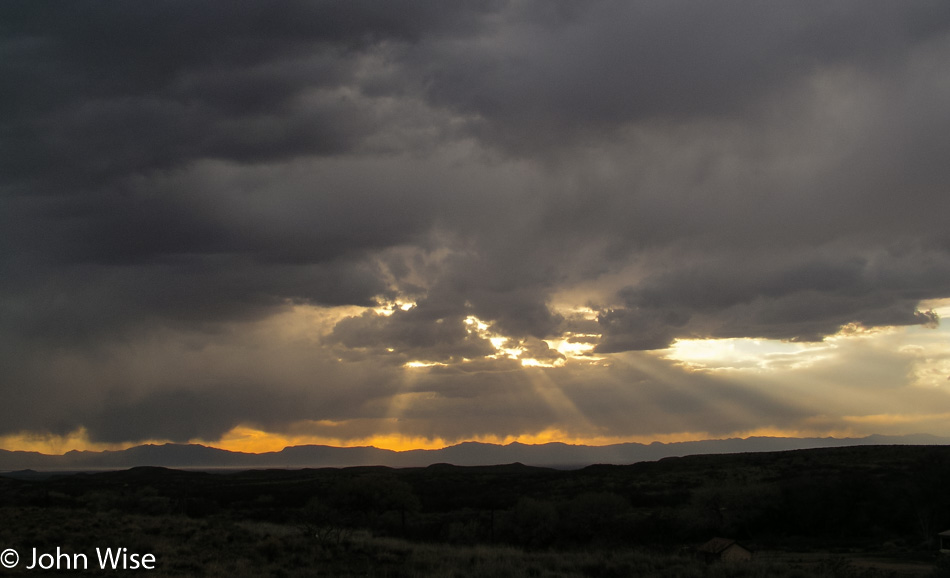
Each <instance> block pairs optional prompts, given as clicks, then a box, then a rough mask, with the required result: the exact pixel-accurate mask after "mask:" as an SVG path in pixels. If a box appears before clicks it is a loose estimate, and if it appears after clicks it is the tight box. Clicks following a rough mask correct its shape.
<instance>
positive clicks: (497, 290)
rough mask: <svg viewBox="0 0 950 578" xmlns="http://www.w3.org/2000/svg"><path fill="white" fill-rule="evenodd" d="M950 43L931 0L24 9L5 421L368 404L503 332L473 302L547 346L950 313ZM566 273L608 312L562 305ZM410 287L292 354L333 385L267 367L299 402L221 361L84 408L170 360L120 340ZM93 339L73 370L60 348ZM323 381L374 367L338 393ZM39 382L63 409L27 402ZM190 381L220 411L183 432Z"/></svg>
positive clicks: (1, 258)
mask: <svg viewBox="0 0 950 578" xmlns="http://www.w3.org/2000/svg"><path fill="white" fill-rule="evenodd" d="M948 63H950V6H948V5H947V4H946V3H943V2H936V1H932V2H931V1H917V2H904V3H899V4H897V3H891V2H876V1H875V2H871V3H867V2H856V1H850V0H849V1H840V0H839V1H835V2H821V3H817V2H815V3H808V4H789V3H780V2H765V3H763V2H752V1H739V0H730V1H724V2H717V3H701V4H697V3H694V2H680V1H672V2H621V1H612V0H605V1H595V2H581V1H576V2H575V1H567V2H564V1H558V2H549V1H540V0H539V1H536V2H535V1H510V2H502V1H484V2H461V3H443V2H415V1H409V0H405V1H393V2H369V1H367V2H363V1H355V2H345V3H341V2H289V3H280V4H274V3H267V2H237V3H230V4H228V5H223V4H221V5H219V4H210V3H207V4H206V3H194V2H162V3H147V4H141V3H118V2H116V3H111V2H107V3H96V4H75V3H70V4H54V3H46V2H30V3H17V2H14V3H5V4H3V5H2V6H0V75H2V76H3V78H4V82H3V83H2V87H0V111H2V112H0V344H3V345H5V348H4V353H0V369H2V374H0V381H2V382H3V384H4V386H3V387H4V388H6V389H7V390H9V391H7V393H8V394H9V395H7V396H6V398H5V399H7V400H10V401H9V404H10V405H8V406H7V410H6V411H7V412H8V413H9V414H10V417H11V419H12V418H16V419H15V420H14V421H4V422H3V423H4V424H5V425H4V427H5V428H7V430H9V431H13V430H17V429H27V430H29V429H37V430H42V429H44V428H45V429H56V430H57V431H65V430H64V429H63V428H65V429H66V430H68V429H69V428H70V427H73V426H76V425H77V424H79V425H81V424H86V425H87V426H88V429H89V431H90V432H92V434H93V435H94V436H96V437H98V438H100V439H108V440H119V439H143V438H147V437H149V436H153V435H154V436H169V437H172V438H174V439H183V438H185V437H188V436H191V435H201V436H210V437H213V436H214V435H215V434H216V433H220V432H222V431H224V430H226V429H227V428H229V427H231V426H232V425H233V424H236V423H251V422H254V420H255V419H257V422H255V423H260V424H263V423H266V424H267V425H268V427H274V428H278V429H279V426H278V424H279V422H281V419H284V420H286V421H287V422H290V421H292V420H295V419H306V418H307V417H308V416H313V417H314V418H315V419H316V418H319V419H332V417H333V415H337V416H343V415H346V416H347V417H348V418H356V417H358V416H359V412H360V411H364V412H370V410H368V409H367V408H366V406H364V405H362V402H361V401H360V400H361V399H369V398H371V397H373V396H374V395H377V394H373V393H372V388H371V387H370V386H368V385H366V384H367V383H390V382H388V381H387V379H389V380H390V381H392V380H396V378H395V377H393V375H395V374H394V373H393V372H398V371H402V370H401V369H398V368H399V365H401V364H402V363H404V362H406V361H410V360H416V359H420V360H427V361H443V362H446V361H452V362H455V361H457V360H460V359H462V358H469V359H474V358H475V357H478V356H484V355H486V354H489V353H491V352H492V348H491V346H490V342H488V341H487V340H486V339H485V338H484V336H479V335H478V334H477V333H474V332H472V331H470V328H469V327H468V326H467V325H466V323H465V319H466V318H467V317H468V316H474V317H477V318H478V319H479V320H481V321H483V322H485V323H487V324H489V326H490V328H491V331H492V332H494V333H495V334H499V335H503V336H505V337H510V338H512V344H514V343H521V344H522V345H523V346H524V347H527V348H528V349H529V350H530V351H529V353H530V355H532V356H534V357H533V358H534V359H539V360H548V361H551V360H558V359H561V358H559V357H558V355H559V354H555V353H553V352H551V351H550V350H547V351H546V350H545V348H546V347H547V345H546V344H544V342H543V341H539V340H541V339H544V338H552V337H560V336H562V334H563V332H565V331H576V332H580V333H585V334H591V333H596V332H602V333H603V339H602V340H601V341H600V342H599V343H598V351H599V352H601V353H614V354H616V353H618V352H622V351H626V350H644V349H657V348H663V347H665V346H667V345H668V344H669V343H670V342H671V341H672V340H674V339H676V338H682V337H739V336H746V337H748V336H756V337H772V338H781V339H792V340H815V339H821V338H822V337H824V336H827V335H829V334H832V333H834V332H836V331H837V330H838V328H839V327H841V326H842V325H844V324H848V323H861V324H864V325H868V326H876V325H908V324H925V325H926V324H931V325H932V324H933V322H934V321H935V320H934V318H933V316H928V315H927V314H925V313H921V312H919V311H917V308H918V304H919V302H920V301H921V300H923V299H928V298H938V297H947V296H950V289H948V287H950V255H948V252H950V233H948V229H947V227H946V223H945V217H944V215H946V214H948V213H950V195H947V194H946V183H947V182H950V169H948V165H947V163H946V160H945V159H946V152H947V151H948V150H950V109H948V108H947V107H946V104H945V103H946V102H948V101H950V88H948V85H947V82H946V79H947V78H950V65H948ZM579 288H586V289H587V290H589V292H590V293H591V294H590V295H584V294H583V290H582V289H579ZM565 292H566V293H565ZM562 294H569V295H578V296H579V297H578V299H579V300H580V301H579V302H577V303H575V304H574V305H576V306H592V307H594V308H595V309H597V310H599V311H600V316H599V319H598V322H599V323H598V324H597V326H596V328H595V327H591V325H592V324H593V322H592V321H590V320H583V321H582V320H580V319H579V318H573V317H570V316H569V315H567V314H564V313H559V312H557V311H554V310H553V307H552V300H553V299H554V297H555V296H557V295H562ZM395 299H402V300H403V301H405V302H408V301H413V302H415V304H416V306H415V307H414V308H412V309H410V310H408V311H402V310H394V312H393V314H392V315H390V316H381V315H378V314H376V313H373V312H366V313H354V314H353V315H352V316H351V317H349V318H347V319H344V320H342V321H338V320H335V321H334V323H336V325H335V327H333V328H327V330H326V331H325V333H324V334H322V335H321V336H320V338H319V339H316V338H315V339H314V340H313V342H312V343H311V344H310V345H309V347H312V348H313V350H314V351H315V352H316V353H314V355H318V356H320V359H321V362H320V364H319V366H318V367H311V366H309V365H307V364H306V363H304V362H303V361H302V360H304V359H306V355H304V354H302V353H301V355H300V357H298V358H294V360H293V363H296V364H301V365H300V366H301V367H309V368H311V369H313V372H314V374H317V373H320V372H327V371H330V369H329V368H334V369H333V371H334V372H335V373H334V378H333V379H329V380H323V381H321V380H320V379H318V378H316V377H313V376H308V377H307V378H304V377H299V376H297V377H294V378H293V379H283V378H278V377H274V379H273V380H272V383H273V384H276V385H273V386H272V387H273V389H274V391H277V392H280V391H285V392H289V393H288V396H287V398H286V399H288V400H292V401H293V403H290V402H288V403H289V404H290V405H292V406H293V410H290V409H287V408H288V407H289V406H288V404H285V403H283V402H278V401H273V402H270V401H268V400H267V399H266V397H267V396H263V395H259V394H258V393H257V391H258V388H260V391H263V390H266V389H267V388H268V387H270V386H269V385H268V384H269V383H270V382H269V380H268V376H267V375H264V374H261V375H257V376H256V377H257V378H256V379H255V380H252V381H248V382H246V383H243V384H242V385H241V386H240V387H237V389H235V390H234V395H233V396H232V398H231V400H230V401H229V402H228V403H225V404H219V405H215V404H214V403H213V401H212V400H214V399H216V398H217V397H218V396H225V395H227V394H226V393H225V392H226V391H227V386H225V385H221V384H220V383H219V382H217V381H215V379H217V377H216V378H214V379H212V378H211V377H209V376H207V375H199V374H201V372H200V371H199V370H198V369H196V367H197V366H195V367H192V368H191V369H190V370H189V371H187V372H185V374H182V375H179V376H178V378H177V379H175V380H166V381H161V383H156V384H153V386H151V387H150V388H149V389H148V391H146V392H140V394H139V395H138V396H131V397H128V398H122V399H119V400H118V401H117V400H116V399H113V398H110V399H111V400H112V401H111V404H110V403H106V402H107V401H109V400H107V399H106V398H104V397H103V396H102V395H90V396H89V397H90V399H92V400H95V404H98V405H97V406H96V407H98V408H100V409H96V407H92V405H90V407H88V408H86V409H84V410H83V411H82V412H79V413H77V414H76V415H74V416H70V415H69V412H68V411H66V409H64V408H69V407H70V403H72V402H73V401H74V400H75V395H74V391H76V390H80V389H88V390H89V391H94V392H99V393H101V392H103V391H105V387H106V386H104V385H97V384H100V383H106V382H108V383H109V385H108V387H109V388H111V390H114V391H121V390H122V389H123V388H134V383H132V382H135V381H137V380H141V379H142V376H143V375H147V374H148V373H149V372H148V371H131V370H130V371H129V372H127V373H126V374H124V375H125V380H126V382H128V383H124V384H123V383H121V381H122V379H119V378H114V379H113V378H110V379H105V378H102V379H100V378H99V377H101V376H104V375H108V374H109V367H110V363H111V362H112V361H113V360H111V359H107V358H104V357H101V356H102V352H103V351H104V350H110V349H109V348H111V347H115V346H116V344H123V343H127V344H129V347H130V350H131V351H135V352H138V354H139V355H145V354H144V353H141V352H143V351H149V350H150V348H158V347H161V346H160V342H162V339H182V340H185V336H187V335H193V336H196V337H195V339H198V340H199V341H200V342H201V343H203V344H204V345H203V347H209V348H212V349H213V345H214V343H216V342H217V341H216V340H221V339H224V337H223V336H225V335H228V334H229V332H231V331H244V330H246V329H247V327H250V326H252V325H253V324H254V323H258V322H264V321H266V320H267V319H269V318H271V317H272V316H274V315H278V314H282V312H287V311H289V310H290V308H291V307H292V306H293V305H294V304H298V305H299V304H311V305H319V306H340V305H358V306H372V305H375V304H377V300H383V301H385V300H395ZM337 321H338V322H337ZM168 328H173V329H174V331H176V332H178V333H175V335H176V337H168V336H167V335H166V336H165V337H162V338H158V337H155V335H159V334H161V335H165V334H162V333H161V332H162V331H164V330H166V329H168ZM581 329H582V330H581ZM248 339H252V338H251V337H249V338H248ZM261 339H264V338H261ZM572 339H573V340H574V341H578V340H581V339H582V340H586V341H585V342H589V343H594V342H595V341H596V338H593V337H583V338H581V337H578V336H574V337H572ZM248 348H250V349H253V347H251V346H250V345H248ZM265 349H266V348H265ZM390 349H392V350H393V351H389V350H390ZM110 351H111V350H110ZM268 351H269V350H268ZM271 353H273V352H271ZM377 355H378V356H379V358H377V357H376V356H377ZM72 356H80V357H82V356H88V359H86V360H85V362H84V363H85V364H86V365H84V367H85V369H84V371H85V372H87V374H88V375H86V377H85V378H84V379H83V380H81V381H78V382H76V383H75V384H72V383H70V382H69V381H68V380H65V379H63V375H68V373H69V372H68V371H65V370H64V371H63V372H62V373H58V374H56V375H55V376H50V375H49V374H46V373H44V372H43V371H40V369H38V368H39V367H41V365H42V364H41V363H40V361H39V360H42V359H44V358H45V357H49V358H50V359H51V360H53V363H54V365H57V367H58V366H59V365H58V364H64V363H65V364H67V365H68V363H67V362H69V363H71V361H69V360H72V359H73V357H72ZM97 356H98V357H97ZM338 357H339V359H345V360H347V361H345V362H338V361H336V359H337V358H338ZM255 358H256V357H255ZM163 359H165V357H163ZM207 363H209V364H211V365H214V366H215V367H216V370H215V371H218V372H219V373H223V374H227V375H228V376H230V370H229V369H228V368H229V367H231V365H232V364H234V363H236V362H235V361H233V360H232V359H230V358H227V357H213V358H212V359H211V360H209V361H208V362H207ZM505 363H507V366H506V368H505V371H512V372H515V371H518V370H519V367H518V366H517V363H513V362H511V360H507V361H505V360H494V361H492V362H491V363H489V365H491V366H492V371H488V370H486V372H485V374H484V375H491V374H492V372H493V371H494V370H498V369H499V368H500V366H501V365H502V364H505ZM337 364H342V365H340V366H338V365H337ZM348 364H349V365H348ZM260 365H261V367H262V368H264V369H266V372H270V373H272V374H273V375H275V376H277V374H279V373H280V369H281V366H279V364H268V363H264V362H261V364H260ZM508 366H511V367H508ZM366 367H371V368H372V370H364V369H365V368H366ZM347 368H349V369H347ZM156 371H157V372H158V373H164V372H166V371H168V370H167V369H166V368H162V369H161V370H156ZM209 371H210V370H209ZM215 371H212V372H211V373H213V374H215ZM262 371H263V369H262ZM189 372H190V373H189ZM266 372H265V373H266ZM100 374H101V375H100ZM433 375H437V371H435V370H434V371H433ZM511 379H513V380H515V382H516V381H517V380H516V379H515V378H513V377H512V378H511ZM116 380H118V381H116ZM487 380H488V378H486V377H483V376H482V374H481V373H476V374H473V375H469V376H466V377H465V378H464V379H462V378H459V383H464V384H465V385H464V387H470V388H473V389H474V390H479V387H481V386H484V385H485V383H486V381H487ZM578 381H580V378H578ZM619 381H623V380H622V379H619ZM670 381H675V380H672V379H671V380H666V381H664V382H663V383H668V382H670ZM224 382H227V383H234V381H233V380H231V381H229V378H228V379H224ZM515 382H512V383H515ZM307 384H312V387H313V389H314V390H319V391H324V392H332V391H337V390H339V389H345V388H347V387H353V388H354V389H353V390H352V392H351V393H352V395H344V396H342V397H341V398H340V400H339V401H338V402H336V403H333V404H330V403H329V402H328V401H327V400H328V398H327V397H326V396H324V394H323V393H320V394H319V395H318V394H314V393H312V392H309V390H308V389H307V387H308V386H307ZM353 384H356V385H353ZM387 387H389V386H387ZM387 387H382V388H381V389H380V390H379V392H378V395H377V397H374V398H373V399H375V400H376V402H375V403H377V404H378V405H379V406H386V405H387V403H388V402H389V401H390V400H389V399H388V398H387V397H386V396H387V395H391V394H392V393H393V390H392V389H387ZM513 387H515V386H513ZM656 387H657V388H658V389H656V393H655V395H652V397H651V398H650V399H653V400H660V398H661V397H662V396H661V395H660V393H659V392H660V391H661V389H662V386H656ZM459 388H463V386H461V385H460V386H459ZM517 388H521V389H518V391H520V392H522V393H524V392H530V391H532V389H531V388H530V387H528V385H525V383H522V382H517V383H516V389H517ZM651 391H652V390H651ZM30 392H33V393H30ZM614 393H616V392H614ZM327 395H329V393H327ZM618 395H619V394H618ZM670 395H672V394H670ZM38 396H40V397H41V398H43V399H50V400H53V399H61V400H64V401H63V404H62V406H61V407H60V409H59V410H57V409H56V408H55V407H49V408H46V409H45V410H43V411H42V412H41V411H39V410H29V408H30V407H33V406H34V405H35V402H36V400H37V399H39V398H40V397H38ZM360 396H362V397H360ZM528 398H530V394H529V393H524V395H523V398H522V399H528ZM674 398H675V396H674ZM624 399H625V400H626V401H629V402H631V403H632V401H631V400H629V399H627V398H624ZM664 399H665V398H664ZM671 399H673V398H671ZM676 399H678V398H676ZM175 400H178V401H175ZM182 400H190V402H189V404H184V402H183V401H182ZM294 400H296V401H294ZM681 401H682V400H681ZM510 402H511V399H510V398H506V397H504V396H501V395H499V396H498V397H497V398H492V401H491V403H489V402H488V401H487V400H486V401H485V404H486V407H495V408H500V407H503V406H504V405H505V404H506V403H510ZM591 403H592V402H591ZM605 403H606V402H605ZM657 403H660V401H657ZM684 403H685V402H684ZM90 404H93V402H92V401H90ZM176 404H178V405H176ZM182 405H189V406H193V407H196V408H201V409H200V411H195V412H186V414H187V415H185V414H181V415H180V423H177V424H167V425H163V419H162V417H161V416H162V415H167V414H169V413H176V411H178V410H176V408H178V409H180V407H179V406H182ZM621 405H622V404H621ZM660 405H662V406H663V407H664V408H674V407H687V405H688V404H686V405H683V404H679V405H678V402H675V401H674V402H670V403H669V404H665V405H664V404H662V403H661V404H660ZM150 407H153V408H156V409H155V411H154V412H151V411H150V410H149V409H148V408H150ZM374 407H375V406H374ZM162 408H164V409H162ZM212 408H213V409H212ZM298 408H304V409H299V411H298ZM315 408H324V409H315ZM327 408H332V409H327ZM486 411H487V410H486ZM499 411H500V410H499ZM599 411H601V409H598V408H594V407H592V408H591V409H590V411H589V413H590V414H591V415H590V416H589V418H590V419H591V420H593V421H596V419H597V413H598V412H599ZM770 411H772V410H770ZM209 412H219V417H216V418H215V419H214V420H208V421H207V424H206V426H202V427H199V426H198V422H197V421H196V420H199V419H200V417H201V414H202V413H209ZM776 412H778V410H775V412H773V413H776ZM178 413H179V414H180V413H181V412H178ZM370 413H372V412H370ZM501 413H504V412H501ZM778 413H780V412H778ZM792 413H794V412H792ZM119 414H121V415H119ZM542 414H544V415H549V416H550V415H552V414H550V413H545V412H544V411H541V410H539V411H538V416H540V415H542ZM123 415H124V416H125V417H122V416H123ZM280 415H284V416H285V417H284V418H280V417H278V416H280ZM366 415H369V413H367V414H366ZM373 415H374V416H375V415H376V414H373ZM505 415H508V414H507V413H505ZM795 415H798V414H795ZM129 416H133V417H129ZM134 416H138V417H134ZM499 419H500V418H499ZM657 419H660V418H657ZM529 421H530V420H529ZM541 421H543V420H541V419H540V418H538V420H537V421H534V422H531V425H532V427H534V426H537V425H538V424H539V423H541ZM135 423H141V424H143V425H142V430H141V431H140V432H135V431H133V430H134V429H135V426H134V424H135ZM485 423H486V425H485V427H486V428H488V427H490V426H494V425H498V424H499V423H500V422H491V421H487V422H485ZM525 423H528V422H525ZM57 424H59V425H57ZM420 427H421V426H420ZM519 427H520V426H519ZM525 427H527V426H525ZM710 431H712V430H711V429H710Z"/></svg>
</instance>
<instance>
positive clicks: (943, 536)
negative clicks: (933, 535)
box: [937, 530, 950, 554]
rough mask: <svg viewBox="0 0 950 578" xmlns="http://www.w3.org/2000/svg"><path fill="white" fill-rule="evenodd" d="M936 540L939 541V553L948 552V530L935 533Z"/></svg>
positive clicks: (949, 536)
mask: <svg viewBox="0 0 950 578" xmlns="http://www.w3.org/2000/svg"><path fill="white" fill-rule="evenodd" d="M937 540H938V541H939V542H940V553H941V554H950V530H945V531H943V532H940V533H939V534H937Z"/></svg>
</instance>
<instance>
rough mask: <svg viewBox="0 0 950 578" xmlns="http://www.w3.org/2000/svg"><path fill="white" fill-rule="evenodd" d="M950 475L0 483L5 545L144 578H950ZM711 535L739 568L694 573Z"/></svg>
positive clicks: (604, 470) (861, 462) (781, 465)
mask: <svg viewBox="0 0 950 578" xmlns="http://www.w3.org/2000/svg"><path fill="white" fill-rule="evenodd" d="M30 478H33V479H30ZM948 479H950V448H946V447H900V446H891V447H876V448H875V447H861V448H836V449H827V450H805V451H795V452H781V453H772V454H745V455H731V456H696V457H691V458H680V459H668V460H662V461H660V462H652V463H642V464H634V465H631V466H592V467H589V468H585V469H583V470H577V471H558V470H550V469H544V468H529V467H525V466H520V465H509V466H495V467H484V468H459V467H454V466H447V465H437V466H431V467H429V468H415V469H403V470H392V469H388V468H347V469H325V470H296V471H287V470H271V471H252V472H239V473H229V474H210V473H201V472H181V471H175V470H165V469H161V468H135V469H132V470H128V471H122V472H107V473H99V474H73V475H68V476H54V477H43V476H31V475H29V474H26V473H20V474H19V475H17V476H14V477H12V478H11V477H5V478H3V477H0V546H2V548H14V549H16V550H17V551H18V552H20V553H21V555H22V556H24V557H25V556H27V553H28V552H30V551H31V549H32V548H37V549H38V551H41V552H44V551H54V550H55V549H56V548H57V547H60V548H62V550H63V551H64V552H68V553H75V552H86V553H88V552H92V551H93V550H94V549H95V548H96V547H120V546H121V547H125V548H128V549H129V551H130V552H132V551H135V552H150V553H152V554H154V555H155V557H156V559H157V560H158V564H157V566H156V569H155V570H153V571H149V572H148V574H149V575H157V576H166V575H167V576H185V575H207V576H219V575H220V576H224V575H227V576H250V575H254V576H260V575H271V576H404V577H409V576H447V577H448V576H451V577H465V576H489V575H490V576H511V577H520V576H532V577H538V576H592V577H593V576H605V577H606V576H684V577H688V576H703V577H707V576H712V577H715V576H750V577H751V576H779V577H782V576H790V577H791V576H855V577H857V576H864V577H868V578H872V577H876V576H913V575H917V576H928V575H930V576H950V564H948V563H947V562H946V561H944V560H942V559H940V558H938V557H937V556H936V544H935V542H934V538H935V537H936V534H937V532H939V531H941V530H946V529H950V494H948V492H946V490H945V488H946V480H948ZM713 536H729V537H732V538H736V539H738V540H740V542H742V544H743V545H745V546H748V547H749V548H751V549H753V550H754V551H756V555H755V557H754V559H753V561H752V562H747V563H743V564H739V565H727V564H722V563H717V564H711V565H709V564H706V563H705V562H703V561H701V560H699V559H698V558H697V557H696V556H695V547H696V546H698V545H699V544H701V543H702V542H704V541H706V540H707V539H709V538H711V537H713ZM25 563H26V561H25V560H24V564H25ZM96 571H97V569H96V568H90V569H89V570H88V571H87V572H86V573H85V574H86V575H95V573H96ZM4 572H7V573H10V574H14V575H15V574H17V573H20V574H25V573H30V574H33V573H40V572H39V570H32V571H28V570H26V569H25V568H24V567H23V564H21V565H20V566H19V567H18V568H15V569H13V570H9V571H7V570H4ZM100 573H105V574H115V571H112V570H108V571H105V572H100Z"/></svg>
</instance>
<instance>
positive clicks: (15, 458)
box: [0, 434, 950, 471]
mask: <svg viewBox="0 0 950 578" xmlns="http://www.w3.org/2000/svg"><path fill="white" fill-rule="evenodd" d="M858 445H950V438H947V437H938V436H932V435H928V434H914V435H905V436H884V435H871V436H868V437H863V438H830V437H829V438H781V437H750V438H744V439H739V438H732V439H722V440H703V441H691V442H673V443H661V442H653V443H651V444H638V443H624V444H614V445H608V446H584V445H569V444H564V443H560V442H552V443H546V444H539V445H527V444H521V443H518V442H513V443H510V444H507V445H497V444H486V443H480V442H464V443H460V444H458V445H454V446H449V447H446V448H442V449H438V450H407V451H394V450H385V449H379V448H376V447H371V446H362V447H333V446H319V445H308V446H292V447H287V448H284V449H283V450H281V451H279V452H265V453H260V454H252V453H246V452H233V451H228V450H222V449H217V448H212V447H208V446H203V445H197V444H164V445H152V444H148V445H141V446H136V447H132V448H128V449H125V450H118V451H102V452H91V451H76V450H73V451H69V452H66V453H65V454H63V455H48V454H41V453H38V452H24V451H8V450H0V471H15V470H25V469H32V470H41V471H81V470H102V469H127V468H132V467H138V466H161V467H167V468H191V469H215V468H233V469H244V468H247V469H253V468H322V467H347V466H388V467H395V468H400V467H424V466H429V465H432V464H436V463H449V464H453V465H457V466H484V465H495V464H510V463H515V462H518V463H522V464H526V465H532V466H550V467H561V468H575V467H583V466H587V465H590V464H630V463H635V462H642V461H656V460H660V459H663V458H668V457H682V456H687V455H697V454H729V453H745V452H773V451H785V450H795V449H809V448H828V447H844V446H858Z"/></svg>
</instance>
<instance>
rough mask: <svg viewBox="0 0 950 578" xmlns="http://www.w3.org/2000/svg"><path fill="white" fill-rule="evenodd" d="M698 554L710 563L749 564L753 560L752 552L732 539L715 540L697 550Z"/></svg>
mask: <svg viewBox="0 0 950 578" xmlns="http://www.w3.org/2000/svg"><path fill="white" fill-rule="evenodd" d="M696 554H697V555H698V556H699V557H700V558H702V559H703V560H705V561H706V563H707V564H708V563H710V562H748V561H749V560H751V559H752V550H750V549H748V548H746V547H745V546H743V545H742V544H740V543H738V542H736V541H735V540H733V539H731V538H713V539H712V540H710V541H708V542H706V543H705V544H703V545H702V546H700V547H699V548H698V549H697V550H696Z"/></svg>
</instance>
